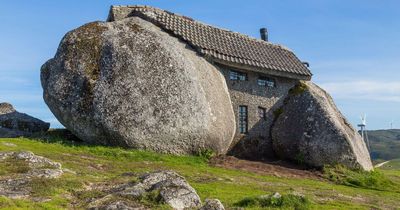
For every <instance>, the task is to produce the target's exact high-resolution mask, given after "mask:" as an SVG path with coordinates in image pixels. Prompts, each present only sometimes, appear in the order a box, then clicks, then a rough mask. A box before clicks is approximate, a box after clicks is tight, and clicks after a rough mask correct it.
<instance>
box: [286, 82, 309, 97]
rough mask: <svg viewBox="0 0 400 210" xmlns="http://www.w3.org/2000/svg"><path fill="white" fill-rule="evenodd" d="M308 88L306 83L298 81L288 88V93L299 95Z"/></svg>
mask: <svg viewBox="0 0 400 210" xmlns="http://www.w3.org/2000/svg"><path fill="white" fill-rule="evenodd" d="M307 89H308V87H307V84H306V83H304V82H299V83H297V85H295V86H294V87H293V88H292V89H290V90H289V94H291V95H300V94H302V93H304V91H306V90H307Z"/></svg>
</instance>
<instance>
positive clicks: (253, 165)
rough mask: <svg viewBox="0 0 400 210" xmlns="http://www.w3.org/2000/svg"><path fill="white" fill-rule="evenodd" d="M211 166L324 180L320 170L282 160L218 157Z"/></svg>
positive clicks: (211, 161) (277, 175) (212, 160)
mask: <svg viewBox="0 0 400 210" xmlns="http://www.w3.org/2000/svg"><path fill="white" fill-rule="evenodd" d="M210 164H211V165H212V166H217V167H222V168H227V169H238V170H242V171H249V172H254V173H257V174H261V175H273V176H276V177H285V178H301V179H316V180H324V178H323V176H322V173H321V172H320V171H318V170H315V169H311V170H310V169H305V168H303V167H301V166H297V165H294V164H291V163H288V162H285V161H282V160H271V161H263V162H258V161H249V160H241V159H238V158H235V157H232V156H217V157H214V158H212V159H211V160H210Z"/></svg>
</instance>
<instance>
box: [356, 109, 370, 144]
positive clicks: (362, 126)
mask: <svg viewBox="0 0 400 210" xmlns="http://www.w3.org/2000/svg"><path fill="white" fill-rule="evenodd" d="M357 126H358V127H360V131H361V138H362V139H363V140H364V142H365V143H366V144H367V147H368V150H369V151H371V148H370V146H369V139H368V134H367V130H366V129H365V126H367V115H366V114H364V115H363V116H361V123H360V124H358V125H357Z"/></svg>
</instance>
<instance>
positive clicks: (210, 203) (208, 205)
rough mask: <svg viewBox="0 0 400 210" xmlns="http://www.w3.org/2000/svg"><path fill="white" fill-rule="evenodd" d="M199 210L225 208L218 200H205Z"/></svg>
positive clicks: (220, 209)
mask: <svg viewBox="0 0 400 210" xmlns="http://www.w3.org/2000/svg"><path fill="white" fill-rule="evenodd" d="M200 210H225V207H224V205H222V203H221V201H220V200H218V199H206V201H205V204H204V205H203V206H202V207H201V208H200Z"/></svg>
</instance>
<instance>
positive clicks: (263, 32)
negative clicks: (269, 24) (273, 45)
mask: <svg viewBox="0 0 400 210" xmlns="http://www.w3.org/2000/svg"><path fill="white" fill-rule="evenodd" d="M260 35H261V39H262V40H264V41H266V42H268V31H267V29H266V28H261V29H260Z"/></svg>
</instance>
